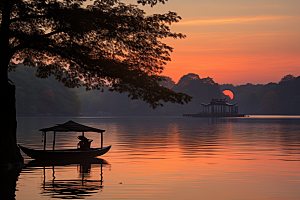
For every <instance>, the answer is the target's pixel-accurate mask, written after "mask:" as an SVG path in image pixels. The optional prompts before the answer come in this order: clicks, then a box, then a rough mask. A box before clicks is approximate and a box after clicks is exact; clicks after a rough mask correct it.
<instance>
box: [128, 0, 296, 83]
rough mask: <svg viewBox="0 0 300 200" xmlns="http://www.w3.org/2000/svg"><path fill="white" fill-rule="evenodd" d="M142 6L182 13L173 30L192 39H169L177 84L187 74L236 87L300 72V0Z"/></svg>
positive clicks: (177, 0) (170, 71)
mask: <svg viewBox="0 0 300 200" xmlns="http://www.w3.org/2000/svg"><path fill="white" fill-rule="evenodd" d="M125 2H130V3H134V4H136V3H135V2H136V1H134V0H126V1H125ZM140 7H141V8H143V9H144V10H145V11H146V13H147V14H153V13H166V12H168V11H174V12H176V13H177V14H178V15H179V16H181V17H182V20H181V21H180V22H179V23H176V24H173V25H172V26H171V30H172V31H173V32H180V33H183V34H185V35H186V36H187V37H186V38H185V39H176V40H174V39H166V40H164V42H166V43H167V44H168V45H170V46H172V47H174V52H173V53H172V54H171V59H172V61H171V62H169V63H168V64H167V65H166V67H165V70H164V72H163V75H166V76H169V77H171V78H172V79H173V80H174V81H175V82H176V83H177V82H178V80H179V79H180V78H181V77H182V76H183V75H186V74H188V73H195V74H198V75H199V76H200V78H206V77H208V76H209V77H211V78H213V80H214V81H215V82H217V83H219V84H226V83H230V84H234V85H243V84H247V83H252V84H267V83H269V82H279V81H280V80H281V78H282V77H283V76H285V75H287V74H292V75H294V76H300V0H184V1H183V0H169V1H168V2H167V3H166V4H164V5H163V4H158V5H156V6H154V7H153V8H151V7H150V6H140Z"/></svg>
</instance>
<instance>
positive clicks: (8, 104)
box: [0, 81, 24, 169]
mask: <svg viewBox="0 0 300 200" xmlns="http://www.w3.org/2000/svg"><path fill="white" fill-rule="evenodd" d="M1 82H2V83H4V85H2V86H3V87H4V93H2V94H4V95H5V96H4V97H3V98H2V99H3V100H4V102H3V104H2V106H3V109H2V117H1V118H2V120H1V124H2V126H1V133H0V137H1V139H0V168H1V169H3V168H4V169H13V168H16V167H18V168H20V167H22V166H23V162H24V159H23V157H22V155H21V153H20V149H19V147H18V146H17V138H16V131H17V120H16V99H15V86H14V85H12V84H10V83H8V82H7V81H1Z"/></svg>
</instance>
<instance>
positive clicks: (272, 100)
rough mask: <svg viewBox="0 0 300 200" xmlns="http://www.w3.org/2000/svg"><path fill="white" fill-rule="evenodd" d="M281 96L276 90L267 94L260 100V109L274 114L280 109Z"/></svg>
mask: <svg viewBox="0 0 300 200" xmlns="http://www.w3.org/2000/svg"><path fill="white" fill-rule="evenodd" d="M279 105H280V104H279V97H278V95H277V94H276V92H275V91H274V90H270V91H269V92H268V93H267V94H265V95H264V96H263V98H262V100H261V102H260V105H259V109H260V110H261V111H263V112H264V113H266V114H274V113H276V112H278V110H279Z"/></svg>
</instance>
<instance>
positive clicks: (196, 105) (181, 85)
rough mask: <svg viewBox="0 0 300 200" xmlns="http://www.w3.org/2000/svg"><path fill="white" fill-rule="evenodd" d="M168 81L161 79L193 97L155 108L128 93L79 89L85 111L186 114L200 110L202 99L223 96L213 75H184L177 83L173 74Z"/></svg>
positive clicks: (122, 113)
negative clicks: (129, 95)
mask: <svg viewBox="0 0 300 200" xmlns="http://www.w3.org/2000/svg"><path fill="white" fill-rule="evenodd" d="M166 79H167V82H163V83H161V84H162V85H164V86H165V87H169V88H172V89H173V90H174V91H177V92H184V93H186V94H189V95H191V96H193V97H194V98H193V100H192V101H191V102H190V103H189V104H186V105H178V104H171V103H165V104H164V106H163V107H158V108H156V109H155V110H153V109H152V108H150V107H149V105H148V104H146V103H145V102H143V101H141V100H131V99H130V98H128V96H127V94H126V93H124V94H119V93H115V92H108V91H107V90H108V88H106V89H105V91H104V92H103V93H101V92H99V91H88V92H86V91H84V89H83V88H81V89H78V90H77V91H78V93H79V96H80V99H81V101H82V113H83V115H114V116H115V115H164V116H168V115H170V116H171V115H182V113H195V112H199V111H200V109H201V108H200V107H201V105H200V103H201V102H209V101H210V99H211V98H220V97H221V95H222V94H221V91H220V87H219V85H218V84H216V83H214V82H213V80H212V79H211V78H204V79H200V78H199V76H198V75H196V74H188V75H185V76H183V77H182V78H181V79H180V81H179V82H178V83H177V84H175V83H174V81H172V79H171V78H168V77H166Z"/></svg>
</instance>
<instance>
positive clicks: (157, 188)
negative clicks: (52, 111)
mask: <svg viewBox="0 0 300 200" xmlns="http://www.w3.org/2000/svg"><path fill="white" fill-rule="evenodd" d="M33 120H36V121H40V122H41V123H40V124H43V126H44V127H47V126H48V125H47V124H46V122H47V121H48V120H46V119H33ZM27 121H30V119H24V120H23V122H22V121H21V122H20V124H21V125H22V124H23V125H24V128H26V129H24V130H26V131H21V129H19V130H20V133H19V136H20V137H18V140H19V143H20V144H27V145H28V144H29V145H28V146H31V147H34V146H38V145H37V143H41V141H40V140H41V136H40V133H39V132H37V131H36V134H38V137H36V136H35V134H34V133H33V132H34V130H38V128H40V125H39V126H38V125H37V124H34V126H33V127H31V128H30V127H27V126H25V125H26V124H30V123H26V122H27ZM50 121H51V120H50ZM59 121H66V119H60V120H58V119H53V120H52V121H51V124H53V123H59ZM75 121H78V122H79V123H83V124H85V125H87V126H93V127H95V128H100V129H104V130H106V132H105V135H104V137H105V142H106V143H107V144H109V145H112V149H111V151H110V152H109V153H107V154H105V155H104V156H103V157H102V158H105V159H107V160H109V161H110V163H112V166H113V169H112V170H111V171H105V169H106V168H105V167H104V166H105V164H103V170H104V172H105V182H103V180H102V179H103V178H101V174H102V172H100V171H101V169H100V164H91V167H89V164H88V165H86V167H84V165H80V164H79V163H77V164H70V165H66V166H59V165H55V166H54V170H53V169H52V165H53V163H49V164H48V165H45V172H44V171H43V170H44V166H42V165H41V166H39V165H38V164H35V165H36V167H31V168H30V166H28V168H27V170H28V169H30V170H29V171H26V170H23V171H22V172H21V175H20V176H19V181H18V184H17V189H18V190H17V192H16V194H17V197H18V198H17V199H18V200H27V199H28V200H31V199H42V198H45V199H52V198H71V197H72V198H87V199H89V198H92V199H156V200H171V199H172V200H174V199H176V200H177V199H187V200H197V199H212V200H217V199H222V200H223V199H224V200H232V199H244V200H253V199H289V200H291V199H300V190H299V187H300V170H299V169H300V118H291V117H290V118H287V117H270V118H268V117H263V116H255V117H251V116H250V117H247V118H236V119H228V118H226V119H224V118H223V119H212V118H206V119H201V118H182V117H177V118H176V117H173V118H171V117H170V118H168V117H165V118H164V117H160V118H151V117H148V118H143V117H135V118H133V117H132V118H126V117H124V118H121V117H120V118H117V117H116V118H91V119H87V118H81V119H78V120H76V119H75ZM35 126H38V128H35ZM20 127H22V126H20ZM27 129H28V131H29V132H30V134H27ZM31 130H33V131H31ZM76 136H77V135H76V134H75V135H64V134H63V133H62V134H60V137H61V138H60V140H59V141H62V142H61V143H59V144H58V145H59V146H60V147H62V148H67V147H68V146H70V145H73V144H77V143H76V141H75V140H74V141H73V139H72V138H76ZM90 137H91V138H92V139H94V141H99V136H98V135H96V134H95V135H91V136H90ZM97 137H98V138H97ZM25 159H27V160H28V157H25ZM31 163H32V162H31ZM80 166H81V167H80ZM94 166H95V167H94ZM53 172H54V173H53ZM82 180H84V181H83V182H82ZM92 180H96V181H98V182H89V181H92ZM30 184H31V185H35V186H36V187H30ZM70 184H71V185H70ZM72 184H73V185H72ZM89 184H91V185H90V186H91V187H87V188H85V186H88V185H89ZM103 185H105V187H104V188H102V187H103ZM101 186H102V187H101ZM81 187H83V188H85V189H83V190H81ZM100 191H101V192H100ZM81 192H82V193H81ZM67 194H69V195H70V194H71V195H70V196H68V195H67ZM87 195H91V196H90V197H88V196H87Z"/></svg>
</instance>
